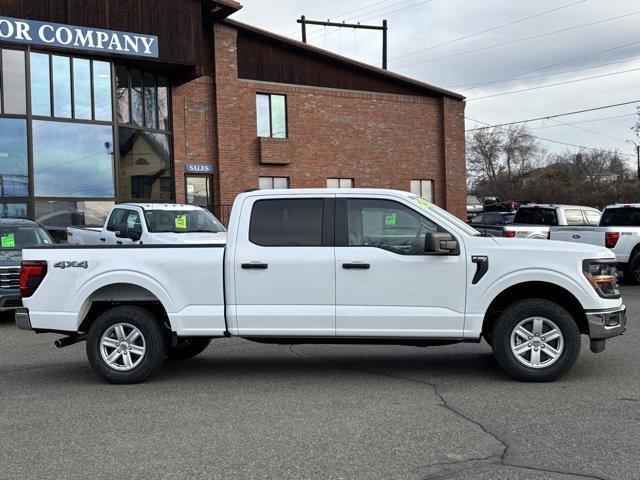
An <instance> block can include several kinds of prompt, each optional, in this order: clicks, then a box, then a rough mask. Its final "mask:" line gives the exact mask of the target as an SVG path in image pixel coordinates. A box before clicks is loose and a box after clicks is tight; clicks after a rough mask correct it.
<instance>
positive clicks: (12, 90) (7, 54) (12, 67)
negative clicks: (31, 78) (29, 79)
mask: <svg viewBox="0 0 640 480" xmlns="http://www.w3.org/2000/svg"><path fill="white" fill-rule="evenodd" d="M24 58H25V57H24V52H22V51H19V50H2V72H0V73H2V88H3V92H2V93H3V100H4V113H14V114H18V115H24V114H25V113H26V111H27V94H26V88H25V61H24Z"/></svg>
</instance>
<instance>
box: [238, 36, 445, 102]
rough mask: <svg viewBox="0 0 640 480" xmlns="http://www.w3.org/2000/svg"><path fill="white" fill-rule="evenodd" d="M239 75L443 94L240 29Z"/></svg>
mask: <svg viewBox="0 0 640 480" xmlns="http://www.w3.org/2000/svg"><path fill="white" fill-rule="evenodd" d="M238 76H239V77H240V78H243V79H246V80H259V81H265V82H275V83H288V84H294V85H309V86H314V87H327V88H339V89H345V90H360V91H366V92H381V93H396V94H400V95H420V96H440V95H435V94H434V95H430V94H429V93H428V92H425V90H424V89H420V88H417V87H415V88H414V87H412V86H410V85H406V83H405V84H402V83H401V82H396V81H395V80H394V79H391V78H386V77H384V76H382V75H380V76H378V75H376V74H374V73H372V72H370V71H367V72H365V71H363V70H360V69H358V68H357V67H356V66H354V65H351V64H347V63H344V64H340V63H338V62H336V61H335V60H332V59H329V58H327V57H324V58H323V57H321V56H320V55H314V54H312V53H310V52H308V51H301V50H297V49H296V48H295V47H290V46H288V45H285V44H282V43H277V42H274V41H272V40H270V39H268V38H266V37H264V38H262V37H258V36H257V35H254V34H253V33H251V32H246V31H243V30H238Z"/></svg>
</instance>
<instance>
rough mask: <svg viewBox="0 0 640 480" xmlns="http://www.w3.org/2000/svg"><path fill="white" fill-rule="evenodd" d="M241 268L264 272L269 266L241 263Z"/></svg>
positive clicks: (258, 263) (259, 263) (265, 264)
mask: <svg viewBox="0 0 640 480" xmlns="http://www.w3.org/2000/svg"><path fill="white" fill-rule="evenodd" d="M242 268H243V269H245V270H266V269H267V268H269V264H267V263H261V262H251V263H243V264H242Z"/></svg>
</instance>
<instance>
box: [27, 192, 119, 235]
mask: <svg viewBox="0 0 640 480" xmlns="http://www.w3.org/2000/svg"><path fill="white" fill-rule="evenodd" d="M113 205H114V202H111V201H104V202H102V201H99V202H93V201H88V202H87V201H66V200H42V201H36V204H35V214H36V215H35V218H36V221H38V222H39V223H41V224H42V225H43V226H44V227H45V228H46V229H47V230H48V231H49V233H51V235H52V236H53V238H54V239H55V240H56V241H60V240H65V239H66V230H67V227H68V226H69V225H77V226H85V227H101V226H103V225H104V223H105V220H106V218H107V215H108V214H109V211H110V210H111V208H112V207H113Z"/></svg>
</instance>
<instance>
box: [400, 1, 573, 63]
mask: <svg viewBox="0 0 640 480" xmlns="http://www.w3.org/2000/svg"><path fill="white" fill-rule="evenodd" d="M585 1H586V0H579V1H577V2H573V3H570V4H568V5H563V6H561V7H557V8H553V9H551V10H546V11H544V12H540V13H536V14H535V15H529V16H528V17H523V18H519V19H517V20H513V21H511V22H508V23H503V24H501V25H496V26H495V27H491V28H487V29H486V30H480V31H478V32H474V33H470V34H468V35H464V36H462V37H458V38H454V39H453V40H448V41H446V42H442V43H438V44H436V45H431V46H430V47H426V48H423V49H421V50H416V51H415V52H410V53H405V54H404V55H400V56H399V57H395V58H392V59H391V60H398V59H400V58H405V57H411V56H413V55H416V54H418V53H422V52H426V51H428V50H433V49H434V48H438V47H442V46H444V45H450V44H452V43H455V42H459V41H461V40H466V39H467V38H471V37H475V36H477V35H482V34H483V33H488V32H493V31H495V30H499V29H501V28H504V27H508V26H511V25H515V24H517V23H520V22H524V21H526V20H531V19H532V18H536V17H541V16H542V15H546V14H548V13H552V12H557V11H558V10H563V9H565V8H569V7H573V6H574V5H578V4H579V3H584V2H585Z"/></svg>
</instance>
